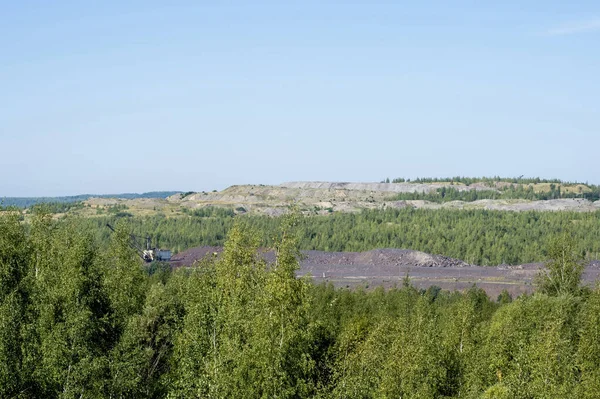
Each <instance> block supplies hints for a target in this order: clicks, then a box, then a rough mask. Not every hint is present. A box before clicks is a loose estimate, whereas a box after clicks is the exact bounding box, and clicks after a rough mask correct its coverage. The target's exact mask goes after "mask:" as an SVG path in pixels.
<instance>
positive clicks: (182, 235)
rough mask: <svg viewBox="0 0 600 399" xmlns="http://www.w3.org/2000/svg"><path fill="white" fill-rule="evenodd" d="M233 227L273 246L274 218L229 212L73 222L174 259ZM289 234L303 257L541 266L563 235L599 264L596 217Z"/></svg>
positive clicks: (339, 219)
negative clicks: (132, 237) (376, 255)
mask: <svg viewBox="0 0 600 399" xmlns="http://www.w3.org/2000/svg"><path fill="white" fill-rule="evenodd" d="M125 215H127V214H125ZM236 219H239V220H240V222H241V223H243V224H245V225H248V226H250V227H253V228H256V229H257V230H258V231H260V232H261V233H260V237H261V238H260V240H261V245H263V246H270V245H272V244H273V237H274V236H275V232H276V231H277V226H278V224H279V219H278V218H272V217H268V216H252V215H239V216H234V214H233V212H232V211H230V210H226V209H222V208H217V207H208V208H204V209H202V210H199V211H195V212H190V213H189V215H187V216H180V217H166V216H165V215H164V214H159V215H155V216H148V217H131V216H123V217H119V216H118V215H116V214H115V215H110V216H108V215H107V216H99V217H94V218H87V219H81V220H78V221H77V225H78V226H80V227H82V228H84V229H85V230H86V231H91V232H94V234H95V236H96V239H97V240H98V242H99V243H103V245H106V244H107V243H108V242H109V240H110V236H111V232H110V230H109V229H107V228H106V223H111V224H115V223H117V221H118V220H124V221H126V224H127V226H129V227H128V228H129V229H130V231H131V232H133V233H134V234H136V235H139V236H142V237H145V236H146V235H147V234H150V235H151V236H152V237H153V238H154V240H155V242H157V243H158V245H160V246H161V247H163V248H170V249H172V250H173V251H174V252H180V251H183V250H185V249H187V248H191V247H194V246H199V245H211V246H212V245H223V243H224V242H225V239H226V236H227V234H228V232H229V231H230V229H231V227H232V226H233V224H234V220H236ZM297 229H298V234H299V241H298V245H299V247H300V249H303V250H311V249H315V250H323V251H366V250H371V249H376V248H403V249H414V250H419V251H424V252H428V253H433V254H441V255H446V256H451V257H454V258H458V259H462V260H465V261H467V262H469V263H472V264H479V265H499V264H513V265H514V264H522V263H528V262H540V261H544V260H545V259H546V258H547V255H548V254H547V253H546V250H545V247H546V244H547V241H548V239H549V237H551V236H552V235H554V234H558V233H561V232H569V233H571V234H572V235H573V236H574V237H575V239H576V244H575V249H576V251H577V252H578V254H580V255H581V256H582V257H586V258H588V259H600V212H503V211H488V210H446V209H442V210H432V209H412V208H404V209H388V210H365V211H363V212H360V213H357V214H350V213H333V214H330V215H328V216H306V217H303V218H302V219H301V220H300V221H299V222H298V227H297Z"/></svg>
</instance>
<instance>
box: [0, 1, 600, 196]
mask: <svg viewBox="0 0 600 399" xmlns="http://www.w3.org/2000/svg"><path fill="white" fill-rule="evenodd" d="M51 3H52V4H51ZM483 3H485V5H484V4H483ZM490 3H491V2H473V1H471V2H467V1H420V2H416V1H415V2H399V1H388V2H377V1H371V2H366V1H365V2H357V1H353V2H330V1H310V0H305V1H298V2H293V1H286V2H283V1H278V2H248V1H243V2H242V1H240V2H235V1H219V2H204V1H170V2H165V1H152V0H145V1H125V2H123V1H109V0H107V1H103V2H94V4H92V2H83V1H54V2H42V1H27V0H24V1H14V2H12V1H3V2H0V17H1V18H2V23H1V24H0V48H1V49H2V51H0V87H1V88H2V91H1V93H2V95H0V145H1V146H2V154H1V156H0V169H1V170H2V172H3V173H2V179H1V180H0V197H1V196H38V195H71V194H79V193H116V192H142V191H150V190H171V189H175V190H184V191H187V190H195V191H201V190H212V189H222V188H225V187H227V186H229V185H232V184H244V183H255V184H259V183H262V184H275V183H280V182H284V181H293V180H332V181H379V180H381V179H384V178H385V177H390V178H393V177H399V176H404V177H417V176H421V177H424V176H455V175H463V176H481V175H502V176H519V175H526V176H540V177H558V178H562V179H566V180H579V181H589V182H590V183H600V168H599V167H598V165H599V160H598V156H597V154H598V152H599V148H600V112H599V111H600V74H599V73H598V72H599V71H600V2H598V1H587V2H586V1H579V2H578V1H574V2H565V1H546V0H545V1H537V0H536V1H503V2H496V3H497V4H495V5H491V4H490Z"/></svg>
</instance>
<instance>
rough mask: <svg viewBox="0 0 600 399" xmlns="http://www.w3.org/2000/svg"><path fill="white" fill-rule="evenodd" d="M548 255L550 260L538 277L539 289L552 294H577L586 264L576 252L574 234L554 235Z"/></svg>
mask: <svg viewBox="0 0 600 399" xmlns="http://www.w3.org/2000/svg"><path fill="white" fill-rule="evenodd" d="M548 256H549V258H550V260H549V261H548V262H546V267H545V269H543V270H542V271H540V273H539V274H538V276H537V278H536V285H537V287H538V289H539V291H540V292H542V293H545V294H548V295H552V296H557V295H561V294H573V295H576V294H577V293H578V292H579V284H580V282H581V274H582V273H583V269H584V264H583V262H582V261H583V259H582V257H581V256H580V255H579V254H578V253H577V252H576V243H575V240H574V239H573V236H572V235H570V234H568V233H565V234H562V235H560V236H558V237H554V238H553V239H552V240H551V241H550V245H549V248H548Z"/></svg>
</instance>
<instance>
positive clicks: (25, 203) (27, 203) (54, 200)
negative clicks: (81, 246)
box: [0, 191, 181, 208]
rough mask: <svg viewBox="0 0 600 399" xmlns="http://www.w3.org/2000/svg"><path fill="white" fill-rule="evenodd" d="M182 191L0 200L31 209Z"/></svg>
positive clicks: (7, 204) (155, 195)
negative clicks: (40, 205)
mask: <svg viewBox="0 0 600 399" xmlns="http://www.w3.org/2000/svg"><path fill="white" fill-rule="evenodd" d="M180 192H181V191H151V192H148V193H142V194H136V193H124V194H81V195H72V196H66V197H3V198H0V206H3V207H10V206H16V207H17V208H29V207H31V206H33V205H37V204H42V203H50V204H63V203H73V202H81V201H85V200H88V199H90V198H123V199H135V198H167V197H169V196H171V195H174V194H177V193H180Z"/></svg>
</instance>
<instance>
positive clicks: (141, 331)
mask: <svg viewBox="0 0 600 399" xmlns="http://www.w3.org/2000/svg"><path fill="white" fill-rule="evenodd" d="M365 217H366V216H365ZM370 217H375V215H370ZM19 219H20V218H19V215H18V214H17V213H16V212H12V213H11V212H5V213H3V214H2V215H1V216H0V397H3V398H40V397H43V398H258V397H279V398H309V397H311V398H389V397H403V398H404V397H406V398H459V397H460V398H592V397H597V395H596V394H597V392H600V329H599V328H598V326H600V290H598V289H597V288H596V289H588V288H585V289H584V288H581V287H580V286H579V279H580V276H581V270H582V263H581V254H580V251H578V250H577V245H578V243H577V238H576V237H575V236H574V235H572V234H570V233H565V234H559V235H553V239H551V240H550V241H548V242H547V249H546V254H547V256H548V259H549V262H548V264H547V269H546V271H545V272H544V273H542V274H540V276H539V279H538V281H537V291H536V293H535V294H533V295H524V296H520V297H518V298H511V297H510V296H509V295H508V294H506V293H503V294H502V295H500V296H499V297H498V298H492V299H490V298H488V297H487V296H486V294H485V292H484V291H482V290H481V289H479V288H477V287H476V286H473V287H472V288H471V289H469V290H467V291H466V292H448V291H442V290H439V289H436V287H432V288H430V289H428V290H426V291H423V290H420V291H419V290H416V289H415V288H413V287H412V286H411V283H410V278H408V277H407V278H406V279H405V280H404V281H403V283H402V285H401V286H399V287H396V288H393V289H390V290H387V291H386V290H383V289H380V288H379V289H374V290H370V291H365V290H362V289H357V290H347V289H334V288H333V287H332V286H331V285H313V284H312V283H311V282H310V280H308V279H305V278H302V279H298V278H296V277H295V274H294V272H295V270H296V269H297V268H298V255H299V253H298V246H299V242H300V241H301V234H300V232H301V231H302V225H303V223H305V222H306V218H303V217H301V216H299V215H298V214H290V215H288V216H286V217H284V218H280V219H277V220H276V221H277V224H278V225H277V227H276V229H274V230H273V231H274V233H273V234H272V241H271V247H272V248H273V249H274V250H275V252H276V259H275V261H274V262H273V263H271V264H266V263H265V261H264V260H263V258H262V257H260V256H257V248H258V247H259V246H260V245H261V241H262V240H263V236H264V235H265V233H264V232H261V231H260V230H259V227H257V226H252V225H250V224H248V223H244V222H243V220H242V219H239V220H237V221H236V222H235V223H233V225H232V226H231V227H230V228H228V229H227V237H226V238H225V249H224V252H223V254H222V256H221V257H218V258H214V259H208V260H205V261H203V262H202V263H200V264H198V265H196V267H194V268H188V269H179V270H174V271H172V270H170V269H169V268H168V267H164V266H161V265H153V267H151V268H147V267H143V265H142V264H141V261H140V260H139V259H138V258H137V255H136V254H135V252H134V251H132V250H131V248H130V247H129V245H128V244H129V231H130V229H131V226H130V225H129V224H128V223H127V219H126V218H122V219H121V220H120V221H118V223H117V226H116V233H115V234H113V235H112V236H111V237H110V241H109V242H108V244H107V245H106V246H103V245H101V243H100V242H99V241H98V240H97V239H96V238H95V233H96V232H95V231H94V229H92V228H90V227H89V226H88V227H82V226H81V225H78V221H77V220H75V219H61V220H58V221H57V220H53V219H52V218H51V217H50V215H49V214H46V213H43V212H40V211H36V213H35V214H34V215H33V217H32V220H31V222H30V223H29V224H23V223H21V221H20V220H19ZM214 220H223V219H214Z"/></svg>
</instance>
